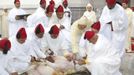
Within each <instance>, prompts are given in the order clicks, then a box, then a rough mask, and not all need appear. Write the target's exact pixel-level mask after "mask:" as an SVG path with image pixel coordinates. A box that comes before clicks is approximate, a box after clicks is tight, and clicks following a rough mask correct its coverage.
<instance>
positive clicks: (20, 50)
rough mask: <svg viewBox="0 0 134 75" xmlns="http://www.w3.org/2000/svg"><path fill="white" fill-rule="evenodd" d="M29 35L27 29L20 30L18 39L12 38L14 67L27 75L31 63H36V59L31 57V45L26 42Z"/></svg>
mask: <svg viewBox="0 0 134 75" xmlns="http://www.w3.org/2000/svg"><path fill="white" fill-rule="evenodd" d="M26 38H27V34H26V31H25V28H20V30H19V31H18V32H17V34H16V37H15V36H13V37H10V41H11V44H12V48H11V55H12V56H11V57H12V59H13V62H12V64H13V67H14V68H15V70H16V71H17V72H18V73H19V74H22V73H26V72H27V70H28V68H29V66H30V64H31V62H33V61H35V57H33V56H31V55H30V53H29V52H30V50H29V49H30V48H29V45H30V44H29V43H28V42H27V40H26Z"/></svg>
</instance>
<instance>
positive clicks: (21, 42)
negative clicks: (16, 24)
mask: <svg viewBox="0 0 134 75" xmlns="http://www.w3.org/2000/svg"><path fill="white" fill-rule="evenodd" d="M17 41H18V42H19V43H20V44H23V43H25V41H26V39H22V38H20V39H17Z"/></svg>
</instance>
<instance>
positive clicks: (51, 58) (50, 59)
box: [45, 56, 55, 63]
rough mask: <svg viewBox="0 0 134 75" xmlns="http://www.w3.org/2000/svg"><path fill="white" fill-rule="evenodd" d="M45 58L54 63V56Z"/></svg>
mask: <svg viewBox="0 0 134 75" xmlns="http://www.w3.org/2000/svg"><path fill="white" fill-rule="evenodd" d="M45 59H46V60H48V61H49V62H51V63H54V62H55V61H54V59H53V57H52V56H48V57H46V58H45Z"/></svg>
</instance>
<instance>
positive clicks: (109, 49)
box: [78, 31, 121, 75]
mask: <svg viewBox="0 0 134 75" xmlns="http://www.w3.org/2000/svg"><path fill="white" fill-rule="evenodd" d="M84 39H86V40H87V41H89V42H90V43H92V44H93V48H92V53H90V54H91V55H90V57H88V58H87V60H86V61H83V62H85V63H86V65H85V66H86V67H87V68H88V70H89V71H90V72H91V74H92V75H121V73H120V72H119V67H120V63H121V60H120V56H119V53H118V52H117V50H116V48H114V47H113V46H112V43H111V42H110V41H109V40H108V39H107V38H106V37H104V36H103V35H100V34H96V33H95V32H93V31H87V32H86V33H85V35H84ZM83 62H81V61H80V62H79V61H78V63H79V64H83Z"/></svg>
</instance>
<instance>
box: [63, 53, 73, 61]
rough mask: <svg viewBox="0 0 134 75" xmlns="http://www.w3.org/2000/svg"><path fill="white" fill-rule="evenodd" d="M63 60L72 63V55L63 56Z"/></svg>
mask: <svg viewBox="0 0 134 75" xmlns="http://www.w3.org/2000/svg"><path fill="white" fill-rule="evenodd" d="M65 58H66V59H67V60H68V61H72V60H73V56H72V54H68V55H65Z"/></svg>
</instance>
